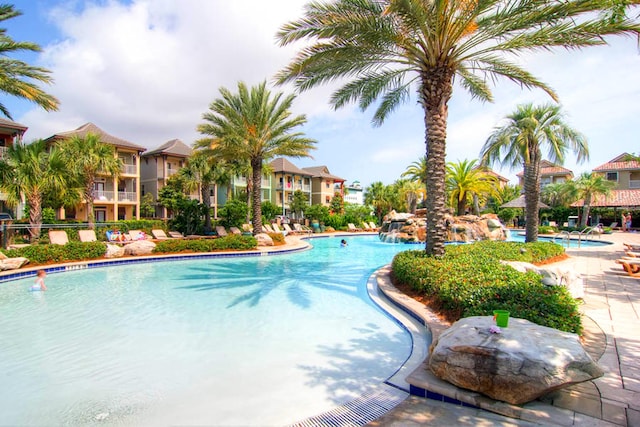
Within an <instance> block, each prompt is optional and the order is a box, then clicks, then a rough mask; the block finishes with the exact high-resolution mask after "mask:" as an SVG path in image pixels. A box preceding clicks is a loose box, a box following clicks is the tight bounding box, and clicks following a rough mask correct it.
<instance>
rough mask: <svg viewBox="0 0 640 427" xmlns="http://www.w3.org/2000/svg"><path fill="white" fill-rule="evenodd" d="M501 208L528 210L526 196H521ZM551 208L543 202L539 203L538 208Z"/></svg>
mask: <svg viewBox="0 0 640 427" xmlns="http://www.w3.org/2000/svg"><path fill="white" fill-rule="evenodd" d="M500 207H501V208H522V209H524V208H526V207H527V205H526V203H525V201H524V194H521V195H520V196H519V197H517V198H515V199H513V200H511V201H510V202H507V203H505V204H503V205H500ZM548 207H549V206H547V205H545V204H544V203H542V202H538V208H548Z"/></svg>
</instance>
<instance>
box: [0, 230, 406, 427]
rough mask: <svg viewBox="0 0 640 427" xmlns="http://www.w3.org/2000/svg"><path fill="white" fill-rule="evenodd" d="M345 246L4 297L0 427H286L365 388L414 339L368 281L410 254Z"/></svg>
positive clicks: (13, 285)
mask: <svg viewBox="0 0 640 427" xmlns="http://www.w3.org/2000/svg"><path fill="white" fill-rule="evenodd" d="M346 239H347V241H348V242H349V245H348V246H347V247H345V248H341V247H340V243H339V242H340V239H338V238H323V239H313V241H312V243H313V246H314V249H313V250H310V251H306V252H302V253H296V254H290V255H281V256H269V257H251V258H233V259H214V260H193V261H176V262H158V263H154V264H132V265H121V266H116V267H105V268H98V269H90V270H80V271H72V272H66V273H65V274H51V275H49V277H47V280H46V283H47V287H48V289H49V290H48V291H47V292H45V293H30V292H27V289H28V288H29V286H30V285H31V284H32V282H33V278H30V279H25V280H18V281H13V282H8V283H4V284H2V285H0V307H1V308H2V313H3V314H2V317H0V343H1V345H0V374H1V375H2V387H0V421H1V423H2V424H29V425H42V424H48V425H50V424H55V425H58V424H71V425H82V424H95V423H97V422H99V423H100V424H104V425H158V424H162V425H167V424H208V425H211V424H217V425H220V424H226V425H229V424H235V425H238V424H242V425H265V424H269V425H274V424H277V425H282V424H288V423H293V422H296V421H299V420H301V419H304V418H306V417H309V416H312V415H315V414H318V413H322V412H325V411H327V410H330V409H331V408H333V407H335V406H338V405H340V404H342V403H344V402H346V401H348V400H351V399H353V398H354V397H356V396H358V395H360V394H361V393H365V392H367V391H368V390H371V389H372V388H373V387H375V386H376V385H377V384H379V383H380V382H382V381H384V380H386V379H387V378H388V377H389V376H391V375H392V374H393V373H394V372H395V371H396V369H397V368H398V367H399V366H400V365H402V363H403V362H404V361H405V360H406V359H407V357H408V356H409V353H410V352H411V337H410V335H409V334H408V333H407V331H406V330H405V329H404V328H402V327H401V326H400V325H399V324H398V323H397V322H396V321H395V320H393V319H391V318H390V317H389V316H387V315H386V314H384V313H383V312H382V311H381V310H380V309H379V308H378V307H377V306H376V305H375V304H373V303H372V301H371V300H370V298H369V296H368V294H367V290H366V282H367V279H368V277H369V276H370V275H371V273H372V272H373V271H374V270H375V269H377V268H378V267H380V266H382V265H384V264H386V263H388V262H389V261H390V260H391V258H392V257H393V255H394V254H395V253H397V252H398V251H401V250H405V249H407V247H406V246H404V245H386V244H383V243H381V242H379V240H378V237H377V236H367V237H357V238H348V237H347V238H346Z"/></svg>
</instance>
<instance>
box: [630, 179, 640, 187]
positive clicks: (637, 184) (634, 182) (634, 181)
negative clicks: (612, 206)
mask: <svg viewBox="0 0 640 427" xmlns="http://www.w3.org/2000/svg"><path fill="white" fill-rule="evenodd" d="M629 188H640V180H639V179H631V180H629Z"/></svg>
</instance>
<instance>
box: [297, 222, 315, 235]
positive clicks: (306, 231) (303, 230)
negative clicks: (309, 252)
mask: <svg viewBox="0 0 640 427" xmlns="http://www.w3.org/2000/svg"><path fill="white" fill-rule="evenodd" d="M293 230H294V231H296V232H298V233H300V234H311V233H313V230H311V229H310V228H309V227H305V226H304V225H302V224H298V223H295V224H293Z"/></svg>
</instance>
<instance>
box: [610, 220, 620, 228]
mask: <svg viewBox="0 0 640 427" xmlns="http://www.w3.org/2000/svg"><path fill="white" fill-rule="evenodd" d="M609 227H610V228H611V229H612V230H615V229H616V228H618V221H614V222H612V223H611V224H610V225H609Z"/></svg>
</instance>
